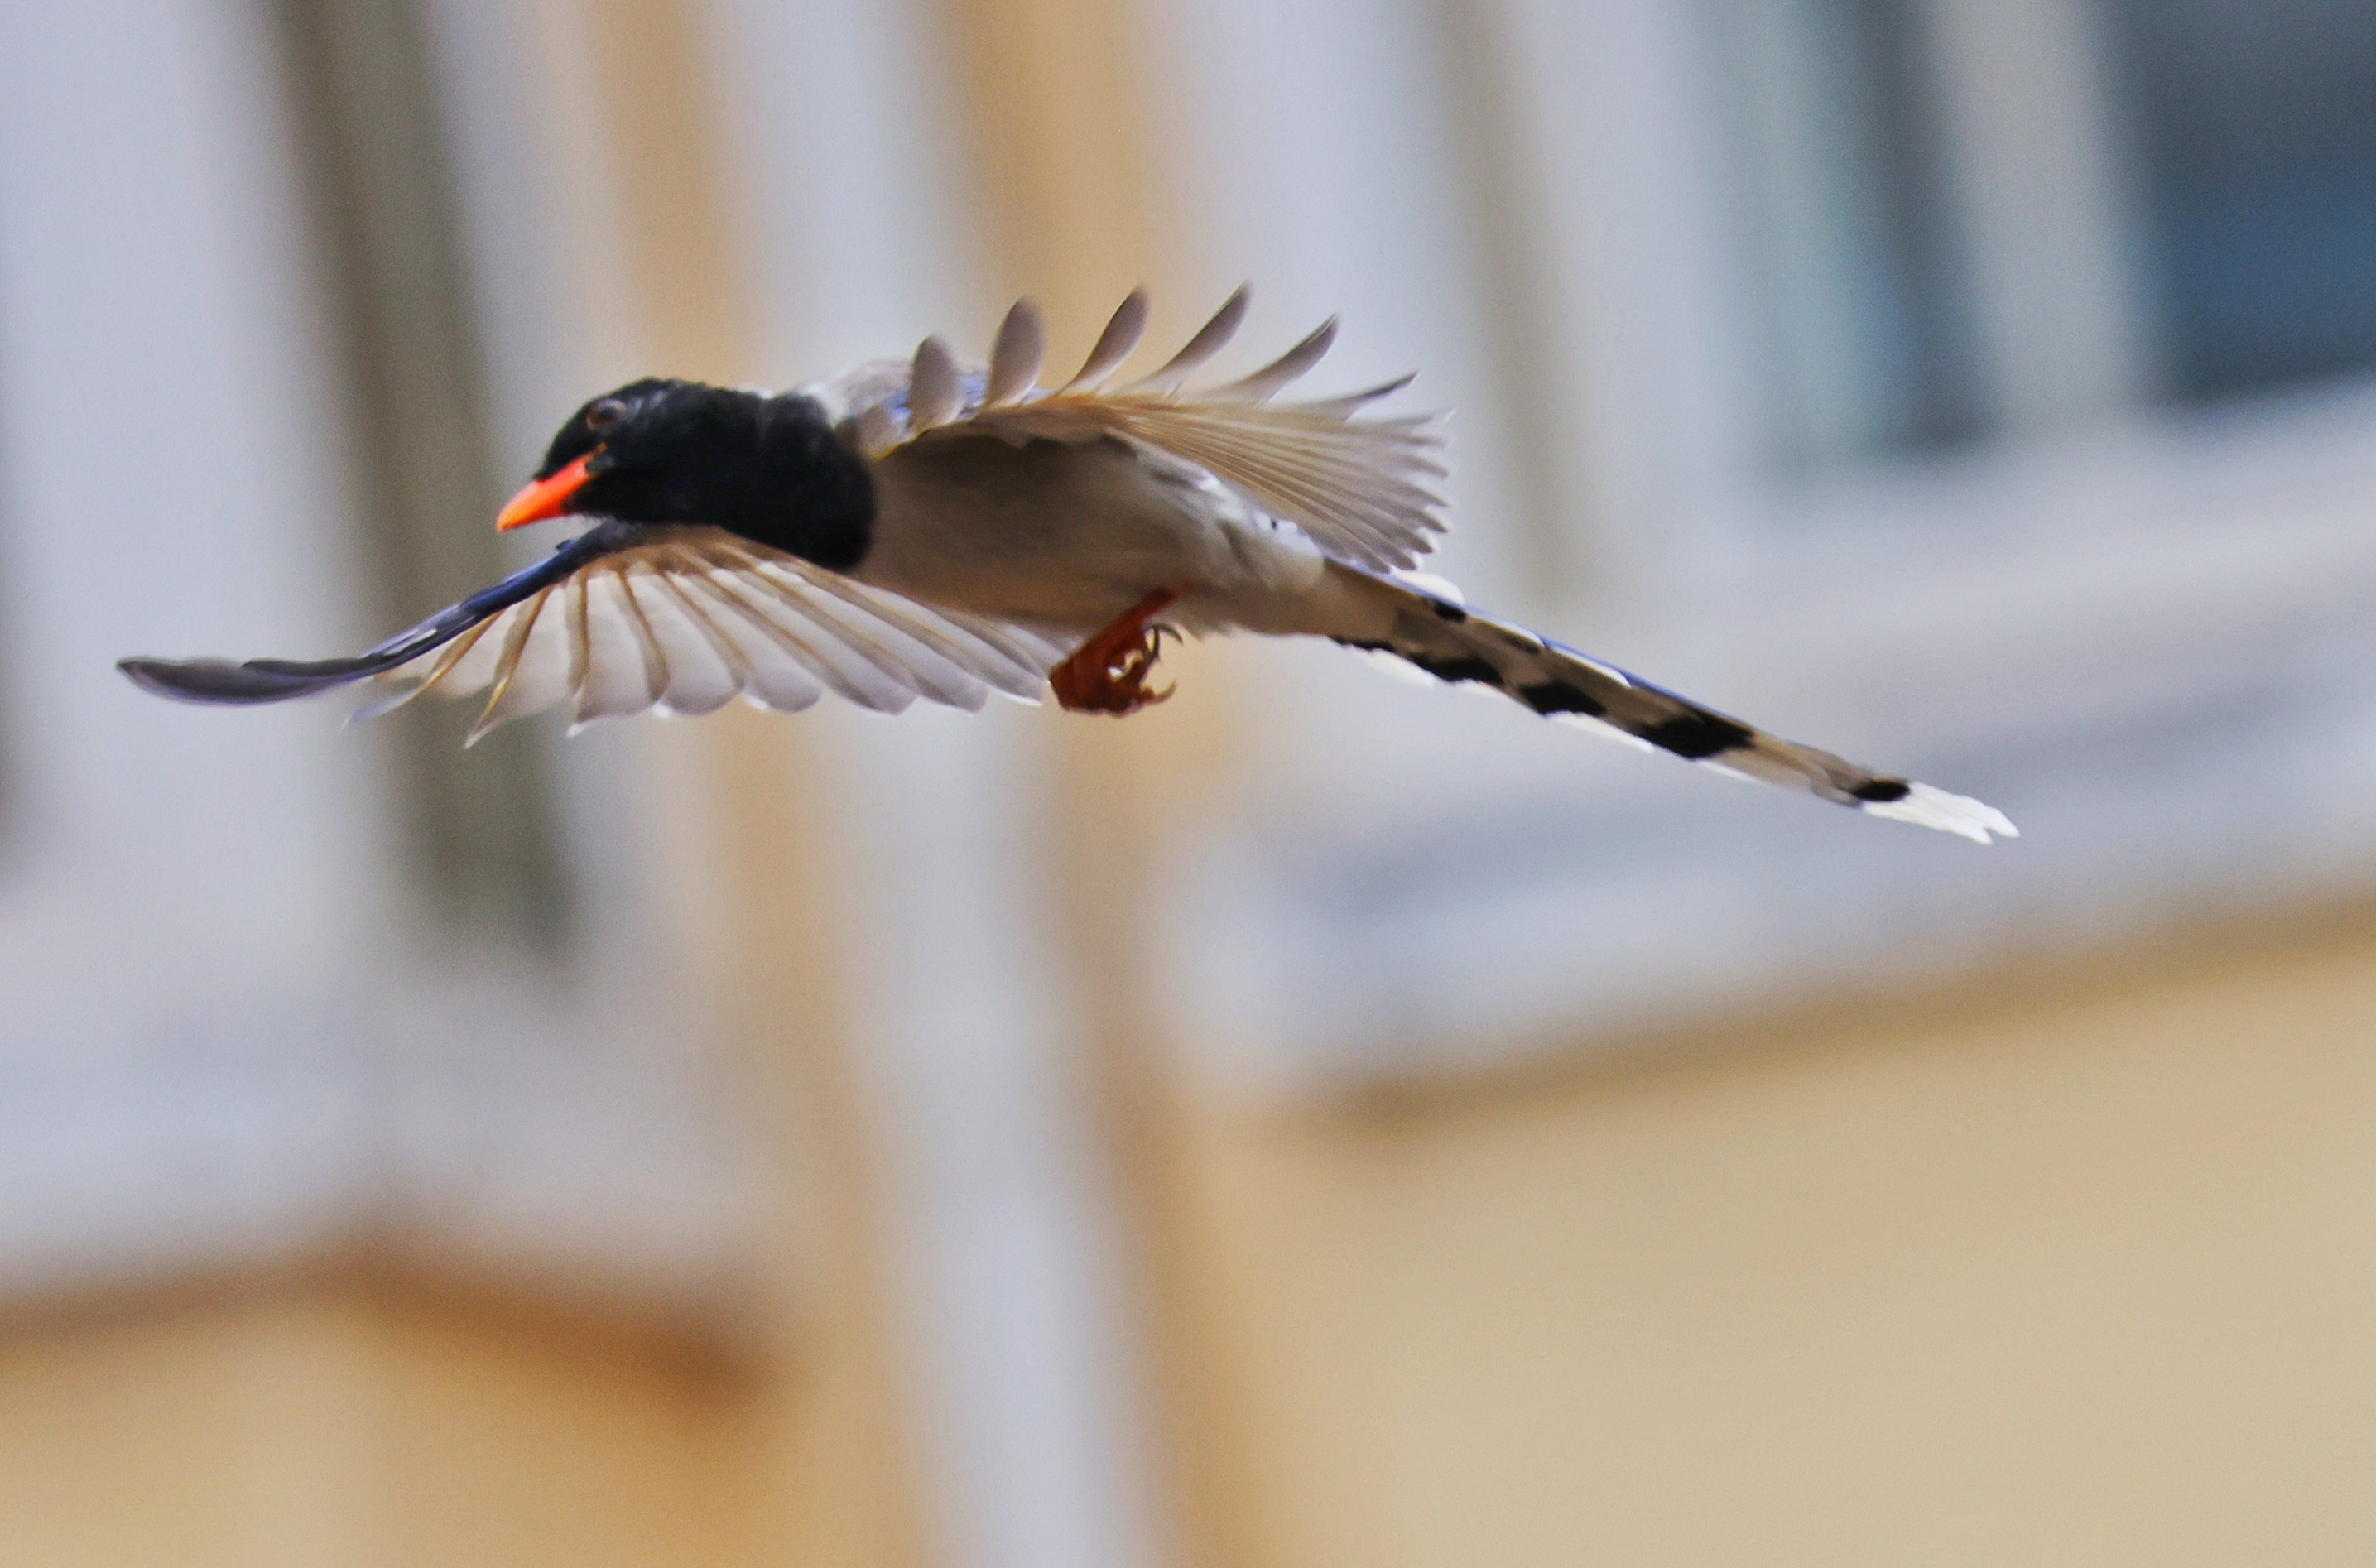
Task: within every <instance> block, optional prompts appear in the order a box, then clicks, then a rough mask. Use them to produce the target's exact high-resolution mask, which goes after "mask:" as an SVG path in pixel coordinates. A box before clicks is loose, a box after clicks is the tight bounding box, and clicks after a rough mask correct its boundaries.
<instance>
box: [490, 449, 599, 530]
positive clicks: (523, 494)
mask: <svg viewBox="0 0 2376 1568" xmlns="http://www.w3.org/2000/svg"><path fill="white" fill-rule="evenodd" d="M601 452H602V449H601V448H600V446H597V447H596V448H595V449H594V450H593V451H591V452H588V453H587V454H586V456H584V457H580V458H578V459H577V460H576V461H575V462H573V463H571V464H570V465H569V466H568V467H567V468H564V469H560V470H558V471H556V472H555V473H553V474H552V475H551V476H550V477H548V478H545V479H537V480H530V481H529V482H528V483H526V484H524V485H522V486H520V493H518V494H517V495H515V496H513V497H512V498H511V500H510V501H508V502H506V503H505V505H504V509H503V510H502V511H500V512H498V513H496V514H495V528H496V529H498V530H502V529H524V528H526V527H528V525H529V524H530V523H541V522H542V521H544V520H545V519H546V518H547V517H560V516H561V515H562V514H563V513H564V512H566V511H568V510H569V500H570V497H571V496H574V495H576V493H578V491H580V490H582V489H584V488H585V485H586V481H588V480H589V479H592V478H593V477H594V476H593V475H592V474H591V473H589V472H588V471H587V465H588V463H591V462H592V461H593V460H594V459H595V458H596V457H600V456H601Z"/></svg>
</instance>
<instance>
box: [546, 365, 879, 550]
mask: <svg viewBox="0 0 2376 1568" xmlns="http://www.w3.org/2000/svg"><path fill="white" fill-rule="evenodd" d="M643 388H648V390H644V391H643V395H642V396H640V397H638V398H636V409H635V412H634V414H633V415H632V417H630V418H629V419H627V420H626V421H624V422H623V423H622V424H621V425H620V426H619V427H618V428H616V429H615V430H612V431H608V432H605V433H604V435H605V437H606V438H605V439H604V440H603V443H602V445H603V446H604V448H605V455H604V458H603V459H602V460H601V463H600V468H599V469H598V471H597V473H596V475H595V477H594V478H593V479H591V480H589V481H588V482H587V484H586V485H585V487H584V488H583V489H582V490H580V491H579V492H578V493H577V495H576V505H575V506H573V508H572V509H573V510H577V511H583V512H586V513H588V514H591V515H594V516H598V517H616V518H618V519H620V520H621V521H623V522H628V523H642V524H647V525H651V526H656V527H669V526H673V525H702V524H706V525H707V526H709V527H712V528H719V529H726V530H727V531H728V532H730V533H735V534H740V535H741V536H742V537H743V538H744V539H747V540H754V542H756V543H759V544H764V545H766V546H768V547H769V548H771V549H775V550H780V551H783V552H786V553H788V554H792V555H797V556H799V557H801V558H802V560H805V561H813V562H814V563H815V564H818V565H820V566H824V567H826V568H828V569H830V570H833V571H839V572H846V571H849V569H850V568H852V567H854V566H856V565H857V564H859V562H860V561H861V560H862V559H864V557H865V555H866V547H867V545H868V543H869V542H870V541H871V540H872V539H873V531H874V483H873V480H872V479H871V478H870V477H869V476H868V474H867V471H866V464H865V461H864V459H862V458H861V457H859V455H858V454H857V453H855V452H853V451H851V450H850V449H849V447H847V446H845V445H842V443H841V441H840V439H839V438H838V436H836V435H835V434H834V431H833V426H832V425H831V423H829V422H827V420H826V413H825V410H824V409H823V407H821V406H820V405H819V404H818V402H817V401H816V399H815V398H806V397H802V396H801V395H799V394H797V393H787V394H785V395H783V396H781V397H772V398H771V397H768V396H766V395H765V394H762V393H757V392H737V391H731V390H729V389H727V388H725V387H719V386H703V385H701V384H700V383H698V382H689V381H680V382H666V383H657V384H654V383H645V384H640V385H639V388H638V390H642V389H643ZM579 439H580V440H583V439H584V437H582V436H581V437H579ZM569 440H570V433H569V432H568V431H567V430H564V433H563V435H562V437H561V438H559V439H558V440H556V442H555V444H554V450H555V452H556V453H558V452H559V451H560V449H561V446H562V445H563V443H564V442H567V441H569Z"/></svg>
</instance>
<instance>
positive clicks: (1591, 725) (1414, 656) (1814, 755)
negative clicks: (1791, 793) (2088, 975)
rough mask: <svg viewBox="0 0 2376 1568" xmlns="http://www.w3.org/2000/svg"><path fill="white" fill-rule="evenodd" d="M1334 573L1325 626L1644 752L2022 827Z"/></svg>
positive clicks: (1432, 602)
mask: <svg viewBox="0 0 2376 1568" xmlns="http://www.w3.org/2000/svg"><path fill="white" fill-rule="evenodd" d="M1328 574H1329V579H1330V580H1329V582H1328V584H1327V590H1328V591H1326V592H1325V596H1324V597H1325V601H1326V603H1327V606H1328V610H1327V619H1328V624H1327V625H1326V626H1325V628H1324V629H1323V635H1325V636H1329V637H1332V638H1334V639H1335V640H1336V641H1337V642H1339V643H1342V644H1344V645H1345V646H1347V647H1355V648H1360V649H1363V650H1366V651H1368V652H1372V653H1380V654H1391V655H1393V656H1394V657H1395V658H1396V659H1402V660H1404V661H1405V662H1407V663H1408V664H1410V665H1413V666H1415V667H1417V668H1418V669H1420V670H1423V671H1426V672H1427V673H1428V674H1430V675H1432V676H1434V677H1435V678H1436V679H1438V680H1440V681H1469V682H1474V683H1477V684H1479V685H1481V686H1490V687H1491V688H1492V689H1494V690H1496V691H1498V692H1501V693H1502V694H1503V695H1506V696H1508V697H1510V698H1511V699H1512V700H1513V701H1515V702H1518V703H1522V704H1524V705H1525V706H1526V707H1529V708H1532V709H1533V710H1534V711H1535V712H1537V713H1538V714H1540V715H1542V716H1543V717H1544V718H1546V719H1559V720H1561V721H1562V722H1565V723H1570V724H1574V725H1577V726H1579V727H1583V728H1587V729H1592V730H1596V731H1600V732H1602V733H1604V734H1609V735H1613V736H1614V737H1615V738H1617V739H1619V740H1622V741H1624V742H1628V743H1630V744H1633V745H1637V746H1640V747H1642V748H1643V749H1644V750H1645V751H1646V750H1651V749H1656V750H1658V751H1664V752H1671V753H1673V754H1675V755H1677V756H1679V757H1681V758H1683V759H1684V760H1685V761H1687V762H1696V763H1700V764H1702V765H1704V766H1709V767H1717V768H1722V769H1724V770H1725V771H1727V772H1729V773H1733V774H1737V775H1740V776H1742V777H1746V778H1761V779H1764V781H1765V782H1766V783H1769V784H1779V785H1781V786H1782V787H1783V788H1784V789H1786V790H1803V791H1805V792H1806V793H1808V794H1811V795H1817V796H1820V797H1822V798H1823V799H1824V800H1826V801H1832V802H1837V803H1838V804H1840V805H1844V806H1852V807H1854V808H1855V809H1857V810H1858V811H1860V812H1864V813H1866V814H1870V815H1872V816H1881V817H1888V818H1891V819H1893V820H1895V821H1897V822H1910V823H1913V824H1915V825H1916V826H1921V827H1934V828H1937V829H1938V830H1939V831H1941V832H1942V833H1954V834H1957V835H1960V836H1961V837H1966V838H1969V839H1971V840H1972V841H1973V842H1974V843H1978V844H1986V843H1989V842H1990V841H1991V840H1990V835H1991V834H2001V835H2002V836H2003V837H2007V838H2014V837H2020V835H2019V833H2018V832H2017V831H2016V830H2015V828H2014V825H2013V824H2012V823H2011V822H2009V821H2007V820H2006V818H2005V814H2003V813H2002V812H2001V811H1998V810H1997V809H1996V808H1995V807H1993V806H1990V805H1984V804H1982V803H1981V802H1978V801H1975V800H1973V799H1971V798H1970V797H1968V796H1965V795H1954V794H1950V793H1948V792H1947V791H1946V790H1938V789H1933V788H1932V787H1931V786H1930V785H1928V784H1919V783H1916V782H1915V781H1914V780H1912V779H1910V778H1896V777H1895V776H1894V775H1891V774H1886V773H1875V772H1873V771H1872V770H1871V769H1870V768H1865V767H1859V766H1857V765H1856V764H1855V763H1852V762H1849V761H1847V759H1846V758H1844V757H1838V756H1835V755H1833V754H1831V753H1830V752H1825V751H1818V750H1816V749H1815V748H1814V747H1812V746H1802V745H1800V744H1798V743H1797V742H1792V741H1785V740H1782V739H1781V738H1779V737H1778V736H1774V735H1768V734H1766V733H1765V732H1764V731H1762V730H1758V729H1755V728H1753V727H1752V726H1750V725H1747V724H1743V723H1742V722H1741V721H1740V720H1739V719H1734V718H1731V717H1729V715H1726V714H1722V713H1718V712H1717V711H1716V710H1715V709H1713V708H1708V707H1701V706H1700V705H1699V704H1698V703H1695V702H1693V701H1692V700H1691V699H1690V698H1688V697H1682V696H1678V695H1675V694H1674V693H1673V692H1670V691H1667V690H1665V689H1664V688H1662V687H1658V686H1654V685H1652V684H1650V683H1648V682H1646V681H1643V680H1639V679H1637V678H1636V677H1634V676H1632V675H1629V674H1627V673H1626V672H1625V671H1622V670H1620V669H1617V668H1616V667H1615V666H1613V665H1609V664H1604V663H1602V662H1601V661H1600V660H1598V659H1592V658H1589V657H1587V656H1586V655H1585V654H1581V653H1578V652H1577V651H1576V650H1575V649H1574V648H1572V647H1566V646H1564V645H1563V644H1561V643H1557V642H1553V641H1551V640H1550V638H1548V637H1543V636H1538V635H1536V634H1535V633H1533V632H1530V631H1528V630H1527V629H1526V628H1525V627H1523V626H1515V625H1512V624H1509V623H1508V622H1506V621H1496V620H1493V619H1491V618H1490V617H1488V616H1485V615H1480V614H1478V613H1476V612H1474V611H1471V610H1470V609H1468V608H1467V606H1466V605H1464V604H1462V603H1460V602H1458V601H1457V600H1455V599H1453V598H1451V597H1449V596H1448V595H1444V594H1439V593H1434V592H1431V591H1429V590H1428V589H1426V588H1420V587H1419V586H1417V585H1415V584H1412V583H1408V582H1405V581H1402V580H1399V579H1397V578H1393V577H1387V576H1381V575H1379V574H1377V573H1374V572H1370V571H1365V570H1363V569H1362V568H1360V567H1358V566H1351V565H1347V564H1343V563H1341V562H1331V563H1329V566H1328Z"/></svg>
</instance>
